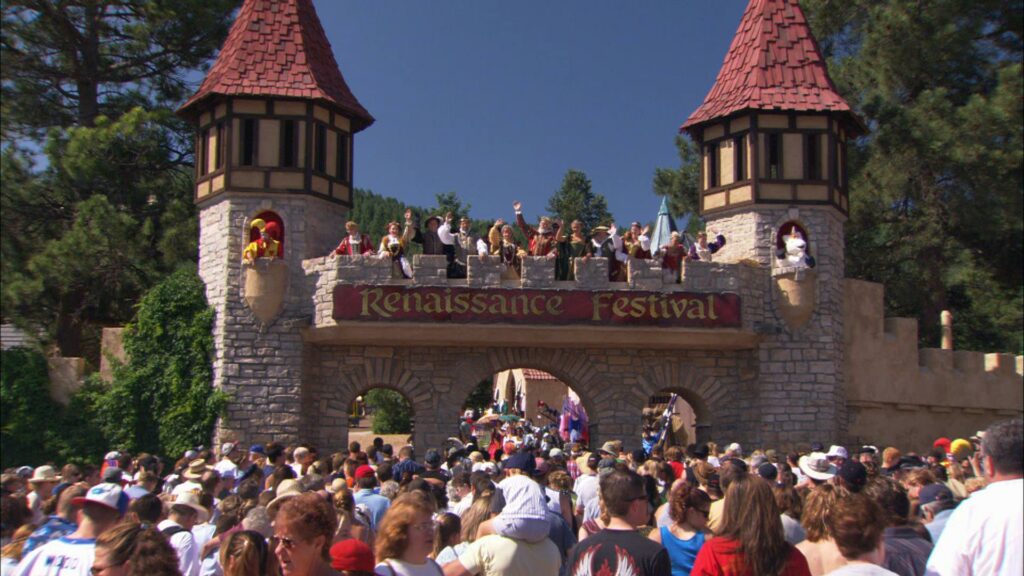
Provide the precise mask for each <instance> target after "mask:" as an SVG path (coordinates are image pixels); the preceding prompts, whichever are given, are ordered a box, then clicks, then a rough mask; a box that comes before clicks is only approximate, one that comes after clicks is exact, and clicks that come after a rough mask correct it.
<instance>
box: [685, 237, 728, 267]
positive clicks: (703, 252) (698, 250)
mask: <svg viewBox="0 0 1024 576" xmlns="http://www.w3.org/2000/svg"><path fill="white" fill-rule="evenodd" d="M711 234H712V235H713V236H714V237H715V241H714V242H708V234H707V232H704V231H700V232H697V241H696V242H694V243H693V244H692V245H691V246H690V251H689V252H688V253H687V255H686V258H687V260H694V261H701V262H711V258H712V254H714V253H715V252H718V251H719V250H721V249H722V247H724V246H725V236H722V235H721V234H718V233H717V232H715V231H713V230H712V231H711Z"/></svg>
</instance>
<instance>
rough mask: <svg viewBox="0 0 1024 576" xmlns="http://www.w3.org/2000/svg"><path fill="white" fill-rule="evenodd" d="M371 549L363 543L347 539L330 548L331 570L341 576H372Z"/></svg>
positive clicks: (373, 562) (373, 563) (372, 561)
mask: <svg viewBox="0 0 1024 576" xmlns="http://www.w3.org/2000/svg"><path fill="white" fill-rule="evenodd" d="M375 564H376V562H375V560H374V558H373V549H372V548H370V547H369V546H368V545H367V544H366V543H365V542H362V541H360V540H356V539H355V538H349V539H347V540H341V541H339V542H335V543H334V544H333V545H332V546H331V568H334V569H335V570H337V571H338V573H339V574H342V575H343V576H373V573H374V572H373V570H374V568H373V567H374V565H375Z"/></svg>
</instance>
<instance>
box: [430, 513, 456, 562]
mask: <svg viewBox="0 0 1024 576" xmlns="http://www.w3.org/2000/svg"><path fill="white" fill-rule="evenodd" d="M461 532H462V521H461V520H460V519H459V517H458V516H457V515H455V514H452V513H451V512H445V513H444V514H441V515H440V516H439V517H438V519H437V528H435V529H434V552H433V554H431V556H430V557H431V558H437V555H438V554H440V553H441V551H442V550H444V549H445V547H446V546H448V542H450V541H451V539H452V538H453V537H455V536H459V535H460V534H461Z"/></svg>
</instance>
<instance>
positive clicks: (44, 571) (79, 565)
mask: <svg viewBox="0 0 1024 576" xmlns="http://www.w3.org/2000/svg"><path fill="white" fill-rule="evenodd" d="M95 557H96V540H94V539H92V538H68V537H67V536H65V537H63V538H58V539H56V540H51V541H50V542H47V543H46V544H43V545H42V546H40V547H39V548H36V549H35V550H33V551H31V552H29V553H28V555H26V556H25V557H24V558H22V559H21V562H20V563H19V564H18V569H17V570H15V571H14V574H15V575H16V576H90V575H91V569H92V563H93V560H94V559H95Z"/></svg>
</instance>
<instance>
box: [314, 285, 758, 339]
mask: <svg viewBox="0 0 1024 576" xmlns="http://www.w3.org/2000/svg"><path fill="white" fill-rule="evenodd" d="M334 319H335V320H364V321H375V320H391V321H399V322H401V321H405V322H452V323H461V324H497V323H501V324H540V325H545V324H591V325H621V326H670V327H687V328H739V327H740V297H739V296H738V295H736V294H732V293H718V294H695V293H689V292H668V293H663V292H644V291H634V290H628V291H626V290H618V291H615V290H605V291H596V292H591V291H583V290H571V291H570V290H529V289H496V288H495V289H490V288H461V287H460V288H443V287H411V286H367V285H345V284H340V285H338V286H336V287H335V288H334Z"/></svg>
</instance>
